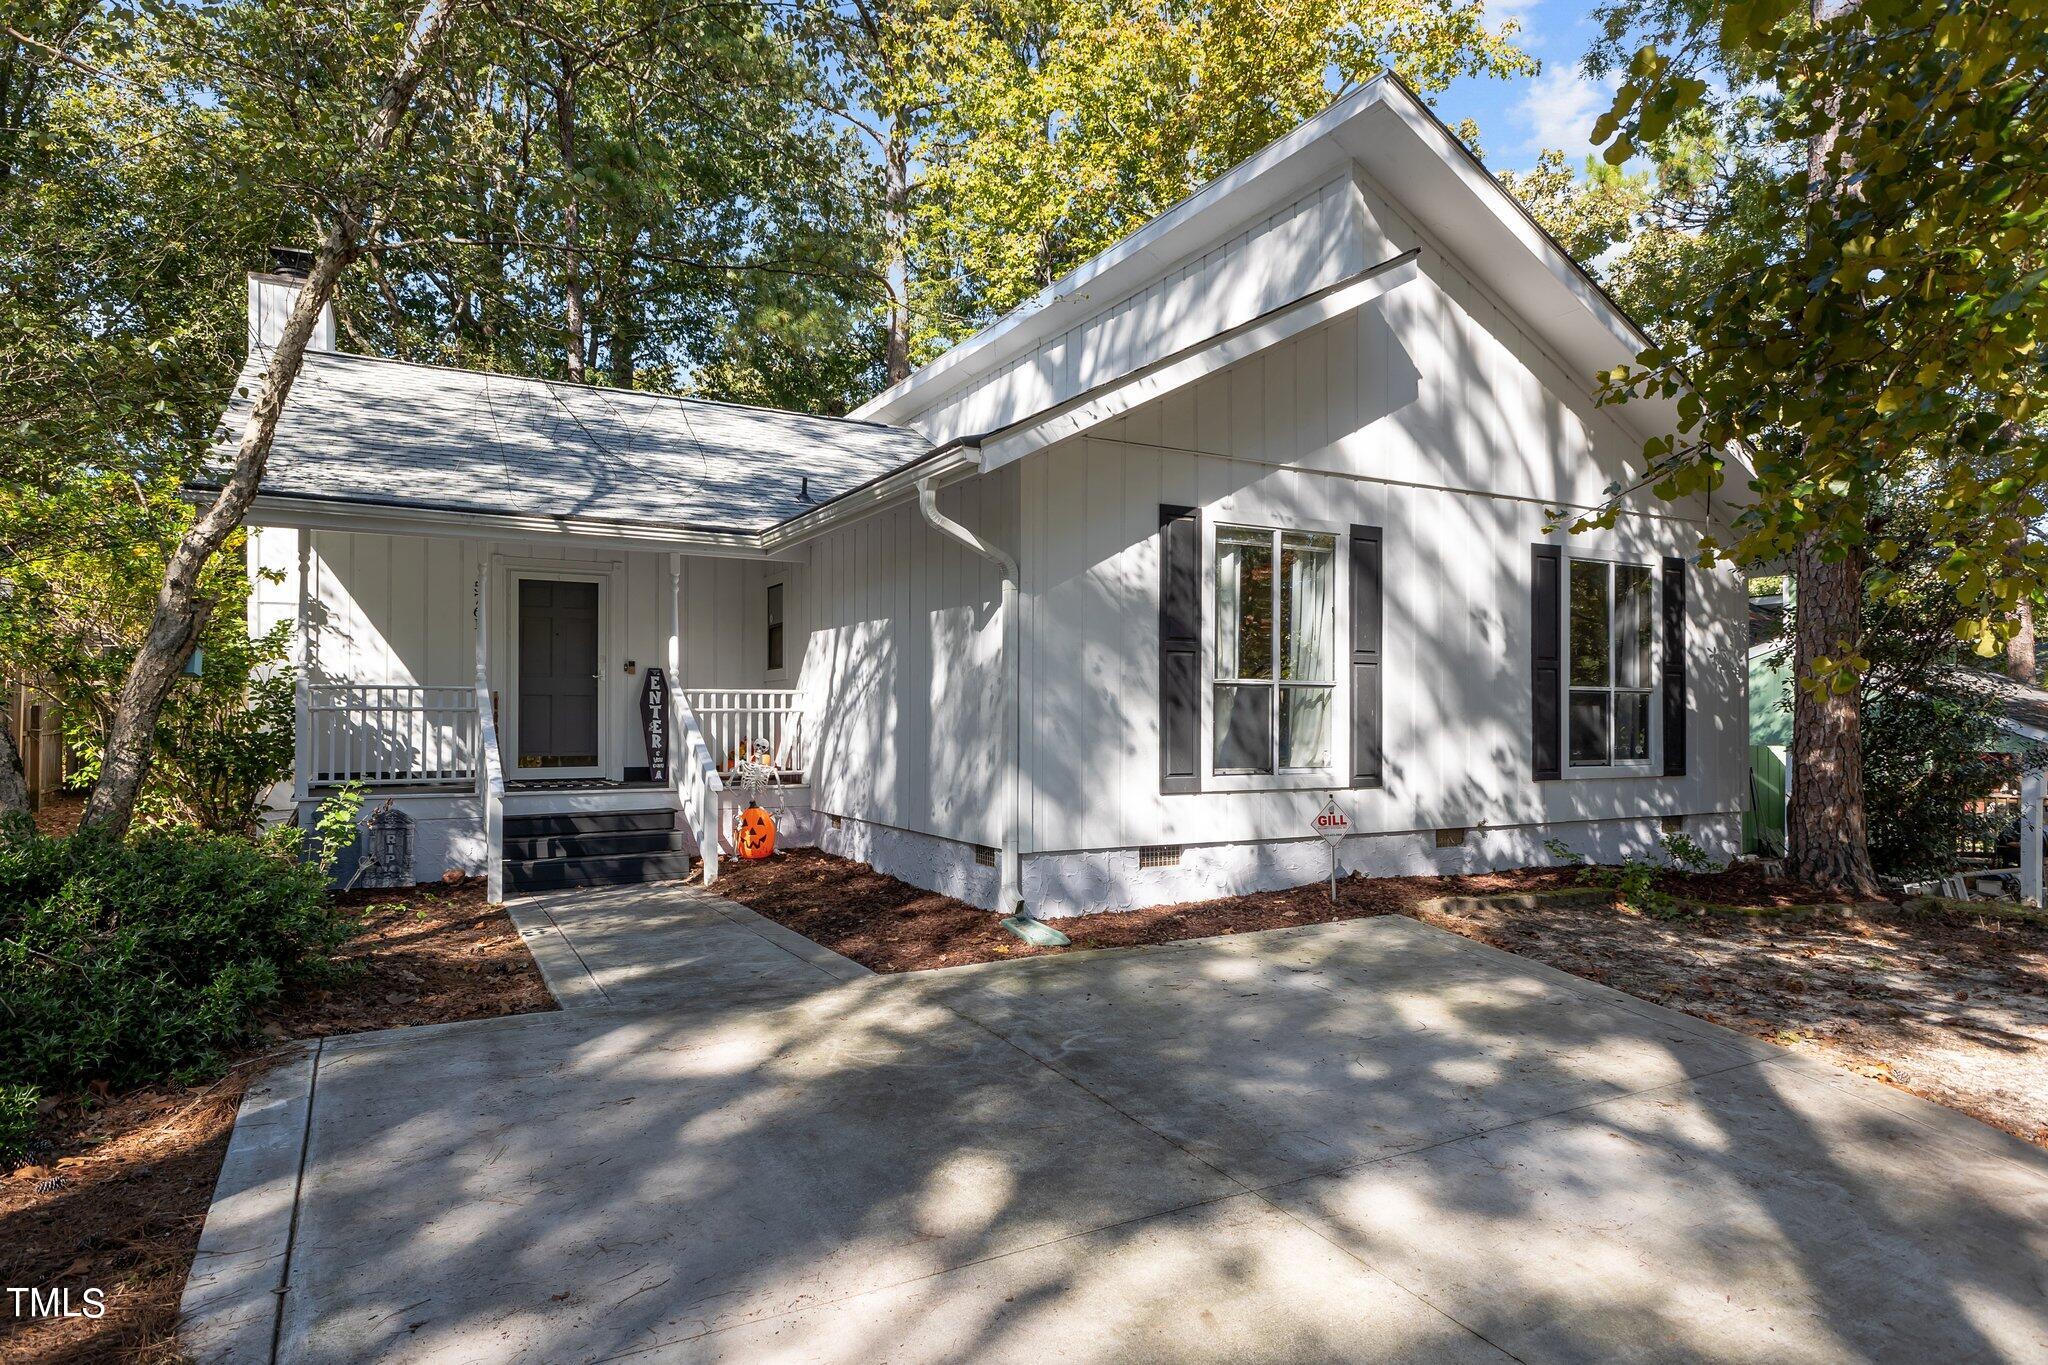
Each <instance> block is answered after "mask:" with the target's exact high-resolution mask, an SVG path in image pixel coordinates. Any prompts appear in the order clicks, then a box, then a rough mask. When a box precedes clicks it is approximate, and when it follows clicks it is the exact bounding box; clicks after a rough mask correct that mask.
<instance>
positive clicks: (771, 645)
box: [768, 583, 782, 673]
mask: <svg viewBox="0 0 2048 1365" xmlns="http://www.w3.org/2000/svg"><path fill="white" fill-rule="evenodd" d="M781 669H782V585H781V584H780V583H770V584H769V585H768V671H769V672H770V673H776V672H780V671H781Z"/></svg>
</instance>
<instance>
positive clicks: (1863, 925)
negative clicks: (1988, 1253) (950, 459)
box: [716, 849, 2048, 1146]
mask: <svg viewBox="0 0 2048 1365" xmlns="http://www.w3.org/2000/svg"><path fill="white" fill-rule="evenodd" d="M1579 886H1580V883H1579V881H1578V874H1577V872H1576V871H1575V870H1573V869H1570V868H1547V869H1527V870H1521V871H1512V872H1499V873H1488V874H1483V875H1476V876H1461V877H1379V878H1364V877H1347V878H1344V879H1342V880H1340V881H1339V882H1338V884H1337V888H1338V900H1337V903H1336V904H1335V905H1332V904H1331V902H1330V899H1329V890H1328V887H1327V884H1325V883H1320V882H1319V883H1315V884H1313V885H1309V886H1301V887H1295V888H1292V889H1290V890H1286V891H1268V892H1260V893H1257V894H1255V895H1249V896H1231V897H1227V898H1224V899H1221V900H1212V901H1200V902H1194V903H1190V904H1184V905H1165V906H1158V907H1155V908H1152V909H1147V910H1131V911H1112V912H1107V913H1103V914H1096V915H1082V916H1077V917H1075V918H1071V919H1062V920H1059V921H1057V922H1056V923H1057V927H1058V928H1059V929H1060V930H1061V931H1062V932H1064V933H1065V934H1067V935H1068V937H1070V938H1072V939H1073V947H1071V948H1033V947H1029V946H1027V945H1026V944H1024V943H1021V942H1019V941H1018V940H1017V939H1015V938H1013V937H1011V936H1010V935H1009V934H1008V933H1007V932H1006V931H1005V930H1003V929H1002V927H1001V926H1000V924H999V923H998V922H997V919H996V917H995V916H994V915H991V914H990V913H989V912H987V911H985V910H977V909H975V908H974V907H973V906H970V905H967V904H965V903H963V902H961V901H957V900H954V899H952V898H951V897H948V896H941V895H937V894H935V893H933V892H929V891H921V890H919V889H917V888H916V887H913V886H909V885H907V884H905V883H903V882H900V881H897V880H896V879H895V878H893V877H887V876H884V875H882V874H881V873H879V872H876V871H874V870H873V869H872V868H869V867H866V866H864V865H862V864H860V863H853V862H848V861H846V860H845V859H841V858H835V857H832V856H830V855H828V854H824V853H820V852H818V851H817V850H815V849H792V850H789V851H787V852H785V853H781V854H778V855H777V856H776V857H775V858H774V859H772V860H770V861H769V862H767V863H738V864H722V865H721V867H720V870H719V879H718V884H717V887H716V890H717V891H718V892H719V893H720V894H722V895H725V896H728V897H730V898H731V899H733V900H736V901H739V902H741V903H743V904H745V905H748V906H751V907H752V908H753V909H755V910H758V911H759V912H761V913H762V914H764V915H766V916H768V917H769V918H770V919H773V920H776V921H778V922H780V923H782V924H784V925H787V926H788V927H789V928H791V929H794V930H796V931H797V932H798V933H800V934H803V935H804V936H805V937H806V938H809V939H811V940H813V941H814V942H817V943H821V944H823V945H824V946H826V947H828V948H831V949H833V950H834V951H835V952H839V953H842V954H844V955H845V956H847V957H850V958H852V959H853V960H854V961H856V962H859V963H862V964H863V965H865V966H868V967H871V968H873V969H874V970H876V971H879V972H905V971H920V970H924V969H927V968H932V967H952V966H959V965H962V964H965V963H970V962H987V961H991V960H994V959H996V958H1007V957H1038V956H1044V955H1047V954H1052V953H1062V952H1074V951H1078V950H1081V949H1088V948H1124V947H1133V946H1137V945H1141V944H1148V943H1168V942H1173V941H1175V940H1179V939H1189V938H1206V937H1212V936H1216V935H1222V934H1241V933H1253V932H1257V931H1259V930H1262V929H1278V928H1285V927H1288V926H1292V925H1302V924H1319V923H1327V922H1330V921H1333V920H1345V919H1358V918H1363V917H1367V916H1373V915H1390V914H1398V915H1408V916H1411V917H1413V918H1416V919H1421V920H1423V921H1425V922H1427V923H1431V924H1435V925H1437V926H1438V927H1440V928H1444V929H1448V930H1451V931H1452V932H1454V933H1458V934H1463V935H1464V936H1466V937H1468V938H1472V939H1476V940H1478V941H1480V942H1483V943H1488V944H1491V945H1493V946H1494V947H1497V948H1502V949H1505V950H1507V951H1509V952H1512V953H1518V954H1520V955H1522V956H1524V957H1528V958H1532V959H1534V960H1536V961H1539V962H1545V963H1548V964H1550V965H1551V966H1555V967H1558V968H1561V969H1563V970H1564V971H1568V972H1571V973H1573V974H1574V975H1576V976H1581V977H1584V978H1586V979H1588V980H1592V981H1599V982H1603V983H1605V984H1606V985H1609V986H1612V987H1614V988H1615V989H1617V990H1622V991H1627V992H1628V993H1630V994H1632V995H1635V996H1638V997H1641V998H1643V999H1646V1000H1652V1001H1655V1002H1657V1003H1658V1004H1662V1005H1667V1006H1669V1007H1671V1008H1673V1009H1678V1010H1683V1011H1685V1012H1686V1013H1688V1014H1693V1015H1696V1016H1698V1017H1700V1018H1703V1019H1708V1020H1711V1021H1713V1022H1715V1023H1718V1024H1722V1025H1725V1026H1727V1027H1729V1028H1733V1029H1736V1030H1738V1031H1740V1032H1743V1033H1747V1034H1750V1035H1752V1036H1754V1037H1759V1038H1766V1039H1769V1040H1771V1041H1773V1042H1776V1043H1780V1044H1782V1045H1784V1046H1787V1047H1791V1048H1794V1049H1798V1050H1803V1051H1808V1052H1812V1053H1814V1054H1816V1055H1819V1056H1822V1057H1825V1058H1827V1059H1828V1060H1830V1061H1832V1062H1835V1063H1837V1064H1839V1065H1842V1066H1845V1067H1848V1068H1850V1069H1852V1070H1855V1071H1857V1072H1858V1073H1860V1074H1862V1075H1866V1076H1869V1077H1872V1078H1873V1079H1877V1080H1881V1081H1885V1082H1887V1083H1889V1084H1893V1085H1896V1086H1899V1087H1901V1088H1903V1089H1906V1090H1910V1091H1912V1092H1914V1093H1916V1094H1919V1095H1923V1096H1925V1097H1926V1098H1929V1099H1932V1100H1935V1101H1937V1102H1938V1103H1941V1104H1945V1105H1948V1106H1950V1107H1951V1108H1955V1109H1959V1110H1961V1111H1963V1112H1964V1113H1967V1114H1971V1115H1973V1116H1975V1117H1976V1118H1978V1119H1981V1120H1983V1121H1984V1122H1986V1123H1990V1124H1993V1125H1995V1126H1997V1127H2000V1128H2003V1129H2005V1130H2006V1131H2008V1132H2011V1133H2014V1134H2017V1135H2018V1136H2020V1137H2023V1138H2026V1139H2027V1140H2029V1141H2032V1142H2037V1143H2041V1144H2042V1145H2044V1146H2048V926H2043V925H2041V924H2038V923H2026V922H2020V921H2014V920H2007V919H2002V918H1998V917H1995V916H1989V915H1981V914H1973V913H1970V912H1968V911H1962V910H1945V911H1924V910H1916V909H1907V908H1902V907H1896V906H1857V905H1852V904H1848V903H1845V902H1843V901H1841V900H1840V899H1839V898H1835V897H1830V896H1827V895H1825V894H1823V893H1818V892H1815V891H1813V890H1811V889H1809V888H1806V887H1801V886H1796V885H1793V884H1791V883H1788V882H1783V881H1778V880H1775V879H1772V878H1768V877H1766V876H1764V875H1763V874H1762V872H1761V871H1760V870H1759V869H1757V868H1756V867H1754V866H1752V865H1743V866H1739V867H1734V868H1730V869H1728V870H1727V871H1725V872H1719V873H1711V874H1701V875H1683V874H1665V875H1663V876H1661V877H1660V878H1659V886H1660V888H1661V889H1663V890H1665V891H1667V892H1670V893H1671V894H1672V895H1674V896H1677V897H1680V898H1683V899H1684V900H1686V901H1690V902H1700V903H1704V904H1707V905H1716V906H1738V907H1748V908H1772V909H1775V910H1777V911H1779V912H1780V913H1775V914H1762V915H1723V914H1682V915H1678V916H1676V917H1674V918H1671V919H1653V918H1649V917H1646V916H1643V915H1640V914H1637V913H1635V912H1634V911H1631V910H1628V909H1625V908H1621V907H1617V906H1615V905H1614V904H1612V903H1611V902H1608V901H1605V900H1603V899H1600V898H1597V897H1594V898H1587V897H1576V898H1575V897H1556V896H1553V897H1543V896H1538V897H1536V898H1534V900H1533V901H1532V902H1530V903H1527V904H1523V905H1516V906H1513V907H1510V906H1506V905H1502V904H1499V903H1491V904H1489V903H1486V902H1484V901H1480V902H1478V903H1474V902H1472V901H1469V900H1467V901H1457V900H1454V901H1453V906H1451V907H1446V906H1444V905H1442V904H1440V903H1439V902H1441V901H1442V900H1443V899H1444V898H1447V897H1448V898H1460V897H1468V898H1479V897H1498V896H1506V895H1513V894H1519V893H1528V892H1546V891H1547V892H1557V891H1563V890H1567V889H1576V888H1579Z"/></svg>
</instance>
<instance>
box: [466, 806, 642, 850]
mask: <svg viewBox="0 0 2048 1365" xmlns="http://www.w3.org/2000/svg"><path fill="white" fill-rule="evenodd" d="M675 826H676V813H675V808H674V807H664V808H662V809H658V810H608V811H584V812H575V811H560V812H552V813H549V814H546V815H508V816H506V817H505V838H506V840H507V842H510V841H511V840H513V839H532V838H537V837H539V836H541V835H557V834H624V833H627V832H628V831H639V832H643V833H644V832H646V831H648V830H666V829H674V828H675Z"/></svg>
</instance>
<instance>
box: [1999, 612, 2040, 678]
mask: <svg viewBox="0 0 2048 1365" xmlns="http://www.w3.org/2000/svg"><path fill="white" fill-rule="evenodd" d="M2005 675H2006V676H2007V677H2009V678H2011V679H2012V680H2013V681H2014V682H2023V683H2027V684H2030V685H2031V684H2032V683H2033V681H2034V677H2035V667H2034V604H2033V603H2032V602H2029V601H2028V600H2027V599H2026V598H2024V597H2022V598H2021V599H2020V609H2019V624H2018V625H2017V626H2015V627H2014V628H2013V632H2012V638H2011V639H2010V640H2007V641H2006V642H2005Z"/></svg>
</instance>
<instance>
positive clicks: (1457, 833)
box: [1436, 829, 1472, 848]
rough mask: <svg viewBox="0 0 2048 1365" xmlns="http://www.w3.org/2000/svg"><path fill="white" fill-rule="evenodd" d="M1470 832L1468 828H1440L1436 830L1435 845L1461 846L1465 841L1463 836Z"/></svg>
mask: <svg viewBox="0 0 2048 1365" xmlns="http://www.w3.org/2000/svg"><path fill="white" fill-rule="evenodd" d="M1471 832H1472V831H1471V830H1469V829H1440V830H1438V831H1437V832H1436V846H1437V847H1438V848H1458V847H1461V846H1462V845H1463V844H1464V842H1465V836H1466V835H1467V834H1470V833H1471Z"/></svg>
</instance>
